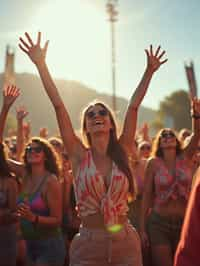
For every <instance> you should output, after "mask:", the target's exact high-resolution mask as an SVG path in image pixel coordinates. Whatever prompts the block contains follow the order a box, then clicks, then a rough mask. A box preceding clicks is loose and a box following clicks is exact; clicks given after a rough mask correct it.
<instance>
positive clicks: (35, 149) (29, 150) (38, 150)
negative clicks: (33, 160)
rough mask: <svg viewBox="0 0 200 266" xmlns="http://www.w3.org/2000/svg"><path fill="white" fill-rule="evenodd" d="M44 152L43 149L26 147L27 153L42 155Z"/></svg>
mask: <svg viewBox="0 0 200 266" xmlns="http://www.w3.org/2000/svg"><path fill="white" fill-rule="evenodd" d="M41 151H42V147H39V146H38V147H31V146H28V147H26V152H27V153H32V152H35V153H40V152H41Z"/></svg>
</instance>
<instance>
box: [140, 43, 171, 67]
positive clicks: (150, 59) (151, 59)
mask: <svg viewBox="0 0 200 266" xmlns="http://www.w3.org/2000/svg"><path fill="white" fill-rule="evenodd" d="M160 48H161V47H160V46H158V48H157V49H156V52H155V53H154V52H153V47H152V45H150V48H149V50H147V49H145V52H146V55H147V69H148V70H149V71H151V72H155V71H156V70H158V69H159V67H160V66H161V65H162V64H164V63H165V62H167V60H168V59H164V60H162V58H163V55H164V54H165V51H160Z"/></svg>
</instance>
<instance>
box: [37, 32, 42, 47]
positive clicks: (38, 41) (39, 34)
mask: <svg viewBox="0 0 200 266" xmlns="http://www.w3.org/2000/svg"><path fill="white" fill-rule="evenodd" d="M40 42H41V32H40V31H39V32H38V36H37V45H40Z"/></svg>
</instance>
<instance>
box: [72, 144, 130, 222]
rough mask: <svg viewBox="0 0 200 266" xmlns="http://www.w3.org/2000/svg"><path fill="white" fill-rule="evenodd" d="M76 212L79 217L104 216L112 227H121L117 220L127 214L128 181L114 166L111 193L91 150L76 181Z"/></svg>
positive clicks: (87, 153)
mask: <svg viewBox="0 0 200 266" xmlns="http://www.w3.org/2000/svg"><path fill="white" fill-rule="evenodd" d="M74 186H75V196H76V202H77V211H78V214H79V216H80V217H85V216H88V215H92V214H95V213H98V212H99V213H101V214H102V215H103V217H104V224H105V225H106V226H107V227H109V226H113V225H115V224H117V223H118V216H121V215H126V214H127V211H128V205H127V200H128V188H129V182H128V178H127V177H126V176H125V174H124V173H123V172H121V171H120V170H119V168H118V167H117V165H116V164H115V163H114V162H113V165H112V173H111V181H110V185H109V187H108V189H107V188H106V185H105V183H104V179H103V177H102V175H101V174H100V173H99V171H98V170H97V169H96V166H95V164H94V161H93V158H92V152H91V150H89V149H88V150H87V152H86V155H85V157H84V159H83V160H82V162H81V164H80V166H79V169H78V172H77V175H76V177H75V181H74Z"/></svg>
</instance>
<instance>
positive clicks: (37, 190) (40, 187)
mask: <svg viewBox="0 0 200 266" xmlns="http://www.w3.org/2000/svg"><path fill="white" fill-rule="evenodd" d="M48 176H49V175H45V176H44V177H43V178H42V180H41V182H40V184H39V185H38V187H37V188H36V190H35V191H34V192H33V194H32V197H33V196H34V195H36V194H37V193H38V192H40V191H41V189H42V187H43V185H44V184H45V182H46V180H47V178H48Z"/></svg>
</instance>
